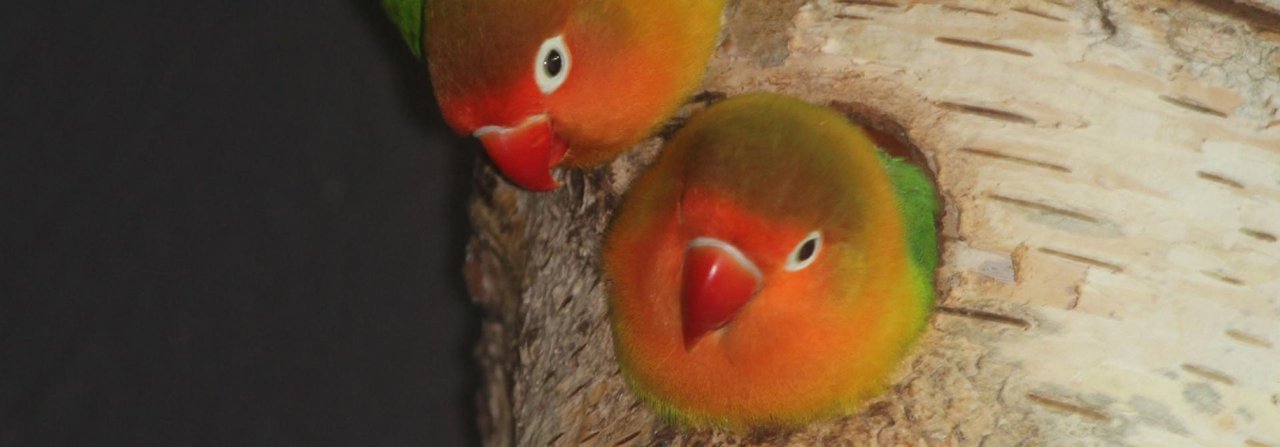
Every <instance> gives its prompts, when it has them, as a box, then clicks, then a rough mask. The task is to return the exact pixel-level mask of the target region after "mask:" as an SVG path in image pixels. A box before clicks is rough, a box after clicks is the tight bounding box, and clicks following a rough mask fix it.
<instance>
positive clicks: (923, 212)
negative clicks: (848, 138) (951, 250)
mask: <svg viewBox="0 0 1280 447" xmlns="http://www.w3.org/2000/svg"><path fill="white" fill-rule="evenodd" d="M880 159H881V163H883V164H884V167H885V170H886V171H888V173H889V181H890V182H891V183H893V192H894V195H895V196H896V197H897V199H898V209H899V211H900V212H901V213H902V222H903V226H904V227H905V229H906V231H907V250H908V253H910V255H911V261H912V262H911V265H912V267H913V268H914V270H915V272H914V273H915V276H916V278H917V281H918V284H920V285H922V286H923V287H921V292H920V300H921V302H922V303H923V304H924V305H925V307H926V308H928V307H932V306H933V299H934V297H933V295H934V292H933V290H934V287H933V271H934V270H935V269H936V268H937V267H938V240H937V232H936V231H935V228H936V227H935V225H934V224H935V219H936V216H937V215H938V197H937V194H935V193H934V190H933V183H930V182H929V179H928V178H927V177H925V175H924V173H923V172H921V171H920V168H917V167H915V166H913V165H911V164H910V163H907V162H906V161H904V160H902V159H900V158H894V157H890V156H889V155H887V154H885V153H884V152H883V151H881V152H880ZM921 323H923V322H921Z"/></svg>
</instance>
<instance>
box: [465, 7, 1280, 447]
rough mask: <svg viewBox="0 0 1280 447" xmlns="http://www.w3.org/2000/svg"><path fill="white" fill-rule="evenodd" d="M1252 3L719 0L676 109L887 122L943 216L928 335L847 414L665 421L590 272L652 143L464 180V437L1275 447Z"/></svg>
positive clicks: (1264, 163)
mask: <svg viewBox="0 0 1280 447" xmlns="http://www.w3.org/2000/svg"><path fill="white" fill-rule="evenodd" d="M1277 10H1280V8H1277V2H1276V1H1274V0H1240V1H1235V2H1233V1H1228V0H1220V1H1172V0H1145V1H1137V0H1034V1H1032V0H1027V1H1017V0H1013V1H997V0H986V1H984V0H969V1H907V0H809V1H804V0H740V1H737V2H734V3H731V5H730V7H729V9H728V11H727V12H726V16H725V25H726V26H725V36H724V40H723V42H722V44H721V47H720V50H719V51H718V53H717V55H716V56H715V59H714V60H713V61H712V65H711V68H710V72H709V73H708V76H707V80H706V83H705V86H704V88H705V93H704V94H702V95H700V96H699V98H698V100H697V101H694V102H693V103H691V104H690V105H689V106H688V107H687V108H686V110H684V111H683V112H682V113H683V115H682V116H687V115H688V114H689V113H692V112H693V111H695V110H696V109H699V108H701V107H702V106H703V103H704V102H706V101H709V100H714V99H716V98H719V97H723V96H726V95H736V94H740V93H744V92H749V91H757V90H767V91H777V92H784V93H788V94H791V95H795V96H798V97H801V98H805V99H807V100H809V101H812V102H815V103H822V104H830V105H833V106H835V107H837V108H839V109H841V110H844V111H846V112H847V113H849V114H850V115H851V116H854V117H857V118H860V119H863V120H867V121H869V122H872V123H873V124H876V125H878V126H880V127H881V128H882V129H886V130H889V131H891V132H901V134H902V135H903V136H905V137H906V139H908V140H909V141H910V142H911V143H912V144H913V145H914V146H915V147H916V148H918V150H919V154H917V155H919V156H920V157H921V159H922V160H923V162H924V163H925V164H926V165H927V166H928V167H929V168H930V170H931V171H932V172H933V174H934V176H935V178H936V180H937V183H938V187H939V190H940V192H941V194H942V195H943V196H944V198H945V200H946V205H945V215H944V216H943V226H942V228H941V232H942V245H943V250H944V254H943V262H942V266H941V268H940V270H939V271H938V276H937V278H938V285H939V288H940V291H939V294H940V295H939V297H940V303H941V307H940V308H939V311H938V312H937V313H936V314H935V315H934V316H933V317H932V319H931V324H930V329H929V331H928V332H927V333H926V335H925V336H924V337H923V340H922V342H921V343H920V345H919V347H918V348H917V349H916V350H915V353H914V355H913V356H912V357H910V358H909V359H908V360H907V361H906V362H905V363H904V364H903V365H902V367H901V368H900V369H901V371H900V373H899V375H898V377H897V380H896V382H895V383H896V385H895V386H893V387H892V388H891V389H890V390H889V391H888V392H887V393H886V394H885V395H883V396H882V397H880V398H879V399H876V400H874V401H872V402H869V403H868V404H867V405H866V407H865V409H864V410H863V411H861V412H860V413H858V414H856V415H852V416H849V417H846V418H844V419H840V420H834V421H829V422H824V423H817V424H813V425H811V426H809V427H806V428H804V429H802V430H798V431H785V432H784V431H759V432H755V433H748V434H741V435H734V434H728V433H721V432H717V431H687V430H682V429H679V428H676V427H671V426H669V425H667V424H666V423H664V422H663V421H661V420H658V419H656V418H655V417H654V416H653V415H652V414H651V413H650V412H649V411H648V410H647V409H646V408H644V407H643V406H641V405H639V404H638V403H637V401H636V400H635V399H634V398H633V397H632V396H631V394H630V393H629V392H628V390H627V388H626V385H625V384H624V383H623V381H622V380H621V379H620V377H619V375H618V369H617V366H616V364H615V362H614V359H613V353H612V341H611V339H610V335H609V328H608V321H607V318H606V304H605V295H604V287H603V285H602V284H601V281H600V277H599V258H598V250H599V246H600V239H601V233H602V231H603V230H604V228H605V225H606V223H607V222H608V220H609V219H610V217H611V215H612V213H613V211H614V209H615V207H616V205H617V204H618V203H619V200H620V198H621V196H622V194H624V193H625V191H626V189H627V186H628V184H629V183H630V181H631V180H632V178H633V177H634V176H635V174H636V173H637V172H638V171H639V170H641V169H643V168H644V166H646V165H647V164H648V163H649V162H650V161H651V160H652V159H653V157H654V155H656V153H657V151H658V149H659V147H660V144H661V141H660V138H655V139H653V140H651V141H649V142H646V143H644V144H642V145H640V147H639V148H638V149H637V150H635V151H633V152H631V153H630V154H628V155H626V156H624V157H623V158H622V159H620V160H618V161H616V162H614V163H612V164H611V165H609V166H606V167H602V168H599V169H595V170H590V171H566V172H562V173H560V176H561V179H562V181H563V182H564V184H565V186H564V187H563V188H561V189H560V190H558V191H556V192H554V193H548V194H532V193H526V192H521V191H518V190H516V189H514V188H512V187H510V186H509V185H507V184H506V183H505V182H503V181H502V180H501V179H500V178H498V177H497V176H496V175H495V173H494V172H493V171H492V170H491V169H489V168H488V167H486V166H483V165H482V166H479V167H478V168H477V182H478V183H477V187H476V194H475V198H474V201H473V205H472V207H471V213H472V221H473V224H474V229H475V236H474V238H473V240H472V242H471V244H470V248H469V253H468V260H467V266H466V269H467V277H468V281H469V283H470V285H471V291H472V294H473V296H474V298H475V300H476V302H478V303H479V304H480V305H481V306H483V308H484V310H485V313H486V320H485V322H484V326H483V339H482V340H481V342H480V346H479V347H478V350H477V351H478V358H479V361H480V362H481V365H482V370H483V371H484V372H485V375H486V385H485V387H484V389H483V390H482V393H481V398H480V400H481V405H480V423H481V430H482V433H483V434H484V437H485V441H486V444H488V445H532V446H543V445H580V444H585V445H651V444H659V445H694V444H704V443H707V442H711V443H727V444H736V445H904V444H906V445H993V446H994V445H1201V444H1208V445H1235V446H1240V445H1245V446H1280V351H1278V349H1280V346H1276V344H1277V343H1280V242H1277V238H1278V237H1280V112H1277V108H1278V107H1280V22H1278V21H1277V19H1276V17H1275V16H1273V15H1271V14H1272V13H1274V12H1275V11H1277ZM680 120H681V119H680V118H677V119H676V120H675V121H676V122H673V123H672V124H671V125H670V126H669V129H674V128H676V126H678V122H679V121H680Z"/></svg>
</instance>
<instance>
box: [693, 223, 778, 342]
mask: <svg viewBox="0 0 1280 447" xmlns="http://www.w3.org/2000/svg"><path fill="white" fill-rule="evenodd" d="M682 281H683V284H682V285H681V289H680V312H681V319H682V323H683V326H684V347H685V350H692V349H693V346H694V345H695V344H697V343H698V340H701V339H702V337H703V336H704V335H706V334H707V332H710V331H712V330H714V329H719V328H721V327H723V326H724V325H726V324H728V323H729V321H730V320H732V319H733V317H734V316H735V315H737V313H738V311H739V310H741V309H742V307H743V306H745V305H746V304H747V302H748V301H750V300H751V298H752V297H754V296H755V295H756V293H757V292H759V291H760V287H761V286H762V285H763V283H764V275H762V274H761V273H760V269H759V268H757V267H756V265H755V263H753V262H751V260H750V259H748V258H747V257H746V256H745V255H743V254H742V252H741V251H739V250H738V249H737V247H734V246H733V245H732V244H729V243H728V242H724V241H721V240H719V239H713V238H707V237H700V238H696V239H694V240H692V241H690V242H689V245H688V246H686V247H685V251H684V277H683V278H682Z"/></svg>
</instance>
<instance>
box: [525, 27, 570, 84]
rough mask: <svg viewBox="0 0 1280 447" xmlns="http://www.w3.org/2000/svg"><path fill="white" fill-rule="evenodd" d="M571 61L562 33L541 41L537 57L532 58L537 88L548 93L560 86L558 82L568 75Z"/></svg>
mask: <svg viewBox="0 0 1280 447" xmlns="http://www.w3.org/2000/svg"><path fill="white" fill-rule="evenodd" d="M571 62H572V59H571V58H570V57H569V47H568V46H567V45H565V43H564V36H563V35H561V36H555V37H552V38H550V39H547V40H545V41H543V42H542V46H541V47H539V48H538V57H536V58H534V60H533V80H534V81H535V82H537V83H538V90H542V93H543V94H549V93H551V92H554V91H556V89H558V88H560V84H564V80H565V79H568V77H569V68H570V67H571V66H572V63H571Z"/></svg>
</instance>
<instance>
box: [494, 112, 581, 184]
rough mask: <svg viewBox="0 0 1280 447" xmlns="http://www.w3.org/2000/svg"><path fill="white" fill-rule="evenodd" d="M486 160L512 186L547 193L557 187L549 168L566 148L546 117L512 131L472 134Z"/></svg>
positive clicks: (567, 147) (528, 120) (530, 119)
mask: <svg viewBox="0 0 1280 447" xmlns="http://www.w3.org/2000/svg"><path fill="white" fill-rule="evenodd" d="M473 135H475V136H476V138H479V139H480V142H481V143H483V144H484V150H485V152H488V153H489V158H490V159H492V160H493V163H494V164H496V165H498V169H499V170H501V171H502V174H503V175H505V176H507V179H510V180H511V182H512V183H515V184H516V185H517V186H519V187H521V188H524V189H528V190H531V191H550V190H553V189H556V188H557V187H559V186H560V185H559V184H557V183H556V181H555V179H553V178H551V168H553V167H555V166H556V165H557V164H559V163H560V160H563V159H564V154H565V152H566V151H568V149H569V145H568V144H567V143H566V142H565V141H564V140H561V139H559V138H557V137H556V134H555V132H553V131H552V130H551V120H549V119H547V116H546V115H535V116H532V117H530V118H528V119H525V121H524V122H523V123H520V124H519V125H517V126H516V127H499V126H484V127H481V128H480V129H479V130H476V131H475V133H474V134H473Z"/></svg>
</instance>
